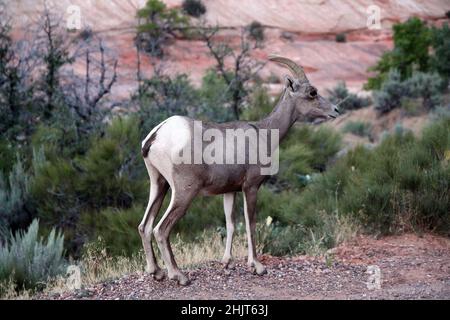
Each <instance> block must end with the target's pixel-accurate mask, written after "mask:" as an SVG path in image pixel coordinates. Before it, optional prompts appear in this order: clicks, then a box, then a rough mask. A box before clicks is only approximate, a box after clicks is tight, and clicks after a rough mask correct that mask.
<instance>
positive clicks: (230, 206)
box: [222, 192, 236, 269]
mask: <svg viewBox="0 0 450 320" xmlns="http://www.w3.org/2000/svg"><path fill="white" fill-rule="evenodd" d="M235 199H236V193H235V192H230V193H225V194H224V195H223V209H224V211H225V221H226V226H227V242H226V245H225V253H224V254H223V258H222V263H223V264H224V267H225V268H228V269H233V268H234V263H233V261H232V256H231V248H232V245H233V233H234V201H235Z"/></svg>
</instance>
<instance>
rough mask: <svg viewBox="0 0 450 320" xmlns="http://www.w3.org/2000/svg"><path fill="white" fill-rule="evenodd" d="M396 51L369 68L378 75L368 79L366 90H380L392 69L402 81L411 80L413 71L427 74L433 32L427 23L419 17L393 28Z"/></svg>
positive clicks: (387, 53) (390, 52)
mask: <svg viewBox="0 0 450 320" xmlns="http://www.w3.org/2000/svg"><path fill="white" fill-rule="evenodd" d="M393 32H394V36H393V38H394V49H393V50H392V51H388V52H386V53H384V54H383V56H382V57H381V59H380V60H379V61H378V63H377V64H376V65H375V66H374V67H371V68H369V70H370V71H375V72H376V73H377V74H376V75H375V76H374V77H371V78H369V79H368V82H367V84H366V85H365V89H367V90H373V89H378V90H379V89H380V88H381V86H382V84H383V82H384V81H385V80H386V79H387V78H388V74H389V72H390V71H391V70H392V69H396V70H397V71H398V72H399V77H400V80H401V81H403V80H405V79H407V78H409V77H410V76H411V75H412V73H413V71H414V70H416V69H417V68H418V71H422V72H426V71H428V68H429V62H430V61H429V60H430V58H429V47H430V45H431V32H430V29H429V28H428V27H427V25H426V22H423V21H422V20H420V19H419V18H417V17H413V18H410V19H408V20H407V21H405V22H403V23H398V24H396V25H394V27H393Z"/></svg>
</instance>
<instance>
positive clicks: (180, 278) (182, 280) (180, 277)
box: [170, 273, 191, 286]
mask: <svg viewBox="0 0 450 320" xmlns="http://www.w3.org/2000/svg"><path fill="white" fill-rule="evenodd" d="M170 280H174V281H176V282H177V283H178V284H179V285H180V286H187V285H189V284H190V283H191V280H189V278H188V277H186V276H185V275H184V274H182V273H180V274H176V275H174V276H173V277H171V278H170Z"/></svg>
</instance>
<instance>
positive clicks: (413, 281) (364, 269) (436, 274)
mask: <svg viewBox="0 0 450 320" xmlns="http://www.w3.org/2000/svg"><path fill="white" fill-rule="evenodd" d="M261 260H262V261H263V263H265V264H266V266H267V268H268V274H266V275H263V276H257V275H253V274H252V273H250V272H249V270H248V269H247V267H246V265H245V261H243V260H240V261H238V263H237V266H236V269H235V270H224V269H223V268H222V266H221V264H220V263H218V262H208V263H205V264H202V265H199V266H197V267H193V268H191V269H189V270H186V271H187V272H188V274H189V277H190V278H191V280H192V284H191V285H189V286H187V287H180V286H178V285H177V284H175V283H174V282H173V281H169V280H164V281H161V282H158V281H155V280H154V279H153V278H152V277H151V276H150V275H147V274H132V275H126V276H123V277H122V278H120V279H116V280H112V281H109V282H106V283H100V284H97V285H95V286H93V287H90V288H84V289H81V290H77V291H72V292H67V293H63V294H57V295H53V296H41V297H39V298H41V299H42V298H44V299H116V300H117V299H450V239H447V238H441V237H437V236H434V235H429V234H426V235H423V236H422V237H419V236H416V235H411V234H407V235H402V236H391V237H385V238H382V239H378V240H377V239H373V238H369V237H359V238H357V239H355V241H353V242H352V243H348V244H346V245H341V246H339V247H337V248H334V249H332V250H330V251H329V253H328V255H327V258H312V257H308V256H298V257H292V258H278V257H271V256H263V257H261ZM369 265H375V266H378V267H379V270H380V274H381V277H380V279H381V283H380V287H381V288H380V289H376V288H372V289H369V288H368V285H367V283H368V281H369V279H370V278H371V277H374V276H376V275H374V273H368V266H369ZM375 268H376V267H375ZM369 283H370V281H369Z"/></svg>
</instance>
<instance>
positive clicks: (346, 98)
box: [327, 82, 372, 113]
mask: <svg viewBox="0 0 450 320" xmlns="http://www.w3.org/2000/svg"><path fill="white" fill-rule="evenodd" d="M327 92H328V98H329V100H330V101H331V102H332V103H334V104H336V105H338V107H339V110H341V112H342V113H343V112H346V111H349V110H357V109H361V108H364V107H367V106H369V105H370V104H371V103H372V102H371V100H370V98H365V97H359V96H358V95H356V94H354V93H350V92H349V91H348V89H347V86H346V85H345V82H339V83H338V84H337V85H336V86H335V87H334V88H333V89H331V90H327Z"/></svg>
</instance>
